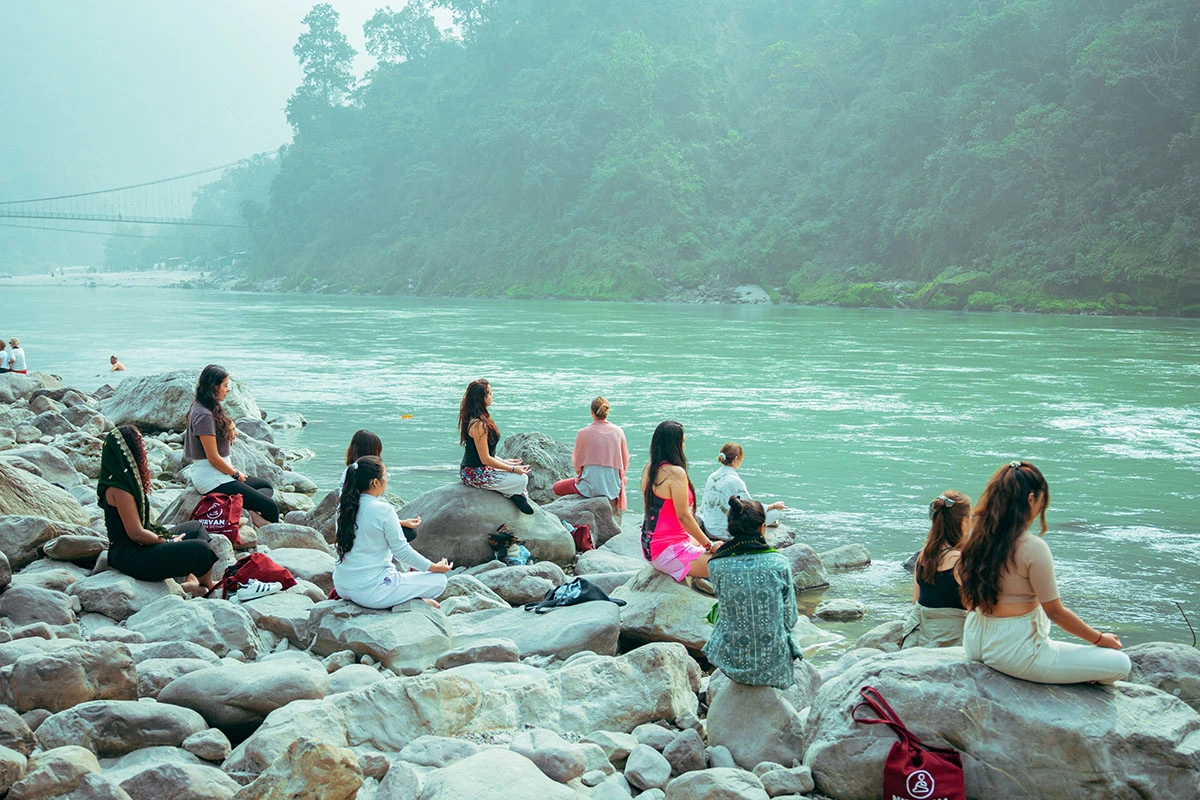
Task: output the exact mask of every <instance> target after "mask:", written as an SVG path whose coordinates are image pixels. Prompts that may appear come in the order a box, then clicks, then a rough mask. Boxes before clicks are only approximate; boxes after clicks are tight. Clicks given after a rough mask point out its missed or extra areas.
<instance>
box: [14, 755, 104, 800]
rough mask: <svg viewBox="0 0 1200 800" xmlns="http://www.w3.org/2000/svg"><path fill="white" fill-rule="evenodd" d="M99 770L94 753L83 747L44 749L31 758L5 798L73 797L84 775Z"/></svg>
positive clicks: (30, 799)
mask: <svg viewBox="0 0 1200 800" xmlns="http://www.w3.org/2000/svg"><path fill="white" fill-rule="evenodd" d="M99 772H100V762H99V761H97V760H96V756H95V755H93V754H92V753H90V752H88V751H87V750H86V749H84V748H82V747H77V746H73V745H70V746H64V747H60V748H54V749H47V750H44V751H43V752H40V753H37V754H35V755H33V756H31V757H30V759H29V761H28V762H27V764H26V766H25V775H24V777H22V778H21V780H19V781H17V782H16V783H14V784H13V785H12V788H11V789H10V790H9V793H8V797H9V798H10V800H32V799H33V798H42V797H46V798H49V797H54V796H56V795H57V796H60V797H73V796H75V794H76V791H75V790H76V789H77V788H78V787H79V784H80V781H82V780H83V779H84V777H85V776H87V775H95V774H97V773H99Z"/></svg>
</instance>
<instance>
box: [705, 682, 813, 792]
mask: <svg viewBox="0 0 1200 800" xmlns="http://www.w3.org/2000/svg"><path fill="white" fill-rule="evenodd" d="M718 676H720V677H719V679H718ZM796 676H797V679H798V680H797V682H796V683H795V684H793V685H792V686H791V687H789V688H788V689H776V688H774V687H772V686H747V685H745V684H741V683H737V682H736V681H731V680H729V679H728V678H726V677H725V676H724V675H721V674H720V673H714V675H713V677H712V678H710V679H709V684H708V743H709V745H711V746H718V745H720V746H723V747H725V748H726V749H728V750H729V753H730V755H732V756H733V760H734V761H735V762H736V763H737V765H738V766H740V767H742V768H743V769H753V768H754V767H755V766H757V765H758V764H761V763H762V762H764V761H771V762H773V763H775V764H785V765H789V766H790V765H791V763H792V761H793V760H799V759H801V758H803V757H804V720H805V716H806V715H805V713H804V711H805V709H807V708H808V706H809V705H810V704H811V703H812V698H813V697H814V696H815V695H816V689H817V687H819V686H820V683H821V679H820V676H818V675H817V672H816V670H815V669H813V668H812V667H811V666H809V665H808V663H807V662H803V661H801V662H797V667H796Z"/></svg>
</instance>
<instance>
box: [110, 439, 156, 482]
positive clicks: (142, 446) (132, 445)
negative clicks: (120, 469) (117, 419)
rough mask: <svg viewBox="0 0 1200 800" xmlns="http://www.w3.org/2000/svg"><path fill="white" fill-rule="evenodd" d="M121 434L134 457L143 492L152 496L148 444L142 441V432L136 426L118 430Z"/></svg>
mask: <svg viewBox="0 0 1200 800" xmlns="http://www.w3.org/2000/svg"><path fill="white" fill-rule="evenodd" d="M117 430H118V431H120V432H121V436H122V438H124V439H125V444H127V445H128V446H129V452H130V454H131V455H132V456H133V461H134V466H136V467H137V471H138V473H139V477H140V478H141V479H142V491H143V492H144V493H145V494H150V462H149V460H148V459H147V458H146V442H145V441H143V440H142V432H141V431H140V430H138V428H137V426H135V425H122V426H121V427H119V428H117Z"/></svg>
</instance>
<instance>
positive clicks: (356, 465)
mask: <svg viewBox="0 0 1200 800" xmlns="http://www.w3.org/2000/svg"><path fill="white" fill-rule="evenodd" d="M350 469H358V462H357V461H355V462H354V463H353V464H351V465H350Z"/></svg>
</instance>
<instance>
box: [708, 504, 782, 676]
mask: <svg viewBox="0 0 1200 800" xmlns="http://www.w3.org/2000/svg"><path fill="white" fill-rule="evenodd" d="M766 521H767V514H766V511H765V510H764V509H763V506H762V503H759V502H758V501H757V500H743V499H741V498H740V497H737V496H734V497H730V498H729V534H730V536H731V537H732V538H731V539H730V540H729V541H728V542H726V543H725V544H723V545H722V546H721V548H720V549H719V550H717V551H716V552H715V553H713V556H712V559H711V560H710V561H709V562H708V575H709V580H710V581H712V585H713V592H714V593H715V594H716V596H717V602H718V613H717V622H716V626H715V627H714V628H713V633H712V636H710V637H709V639H708V643H707V644H705V645H704V655H705V656H707V657H708V660H709V661H710V662H712V664H713V666H715V667H717V668H718V669H720V670H721V671H722V672H724V673H725V674H726V675H727V676H729V678H730V679H731V680H734V681H737V682H738V683H744V684H748V685H750V686H775V687H777V688H779V689H786V688H787V687H789V686H791V685H792V684H793V683H794V682H795V677H794V675H793V672H792V670H793V664H792V662H793V660H794V659H797V658H801V657H802V656H801V654H800V648H799V646H798V645H797V644H796V642H795V640H794V639H793V638H792V628H793V627H794V626H795V625H796V620H797V619H798V615H797V612H796V590H795V589H794V588H793V586H792V569H791V567H790V566H789V565H788V561H787V559H786V558H784V557H783V556H782V555H780V554H779V553H777V552H776V551H775V550H774V549H773V548H771V547H770V546H769V545H768V544H767V541H766V538H765V536H766V534H765V531H766V528H765V525H766Z"/></svg>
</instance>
